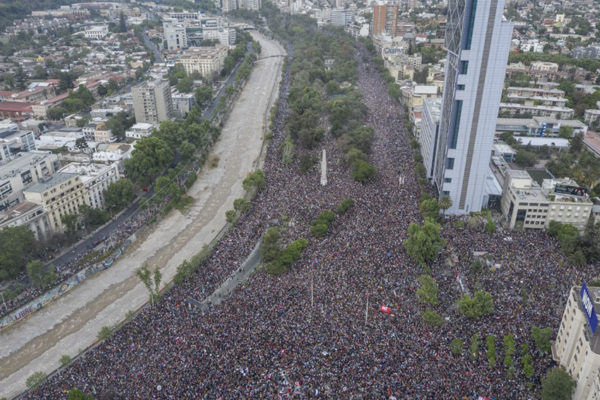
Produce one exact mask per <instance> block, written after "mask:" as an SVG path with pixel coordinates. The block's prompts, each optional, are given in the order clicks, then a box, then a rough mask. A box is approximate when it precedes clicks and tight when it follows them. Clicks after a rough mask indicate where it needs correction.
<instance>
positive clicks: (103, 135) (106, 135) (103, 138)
mask: <svg viewBox="0 0 600 400" xmlns="http://www.w3.org/2000/svg"><path fill="white" fill-rule="evenodd" d="M113 140H115V139H114V137H113V135H112V132H111V130H110V129H109V128H108V127H107V126H106V124H105V123H104V122H101V123H99V124H96V127H95V128H94V142H96V143H108V142H112V141H113Z"/></svg>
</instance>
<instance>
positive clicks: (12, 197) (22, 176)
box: [0, 152, 58, 211]
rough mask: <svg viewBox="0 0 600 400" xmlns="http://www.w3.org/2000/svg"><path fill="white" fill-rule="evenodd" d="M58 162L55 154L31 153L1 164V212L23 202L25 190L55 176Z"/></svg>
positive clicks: (21, 154) (19, 155)
mask: <svg viewBox="0 0 600 400" xmlns="http://www.w3.org/2000/svg"><path fill="white" fill-rule="evenodd" d="M57 160H58V158H57V156H56V155H55V154H51V153H47V152H29V153H19V154H18V155H17V156H15V157H14V158H13V159H12V160H10V161H8V162H6V163H3V164H0V211H4V210H6V209H8V208H10V207H12V206H14V205H15V204H18V203H20V202H22V201H23V200H24V197H23V189H26V188H27V187H28V186H30V185H32V184H34V183H36V182H38V181H39V180H40V179H43V178H44V177H47V176H50V175H51V174H53V173H54V171H55V170H56V167H57V165H58V161H57Z"/></svg>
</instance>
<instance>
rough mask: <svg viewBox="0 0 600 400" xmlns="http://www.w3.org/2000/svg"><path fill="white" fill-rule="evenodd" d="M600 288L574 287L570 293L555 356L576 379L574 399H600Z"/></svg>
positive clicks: (553, 347) (553, 351) (554, 348)
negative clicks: (598, 314)
mask: <svg viewBox="0 0 600 400" xmlns="http://www.w3.org/2000/svg"><path fill="white" fill-rule="evenodd" d="M597 310H600V288H598V287H592V286H585V285H584V286H573V287H572V288H571V290H570V292H569V297H568V300H567V304H566V306H565V312H564V313H563V317H562V320H561V322H560V327H559V329H558V335H557V336H556V341H555V342H554V344H553V346H552V356H553V358H554V359H555V360H556V361H557V362H558V363H559V364H560V366H562V367H563V368H565V370H566V371H567V372H568V373H569V375H571V377H572V378H573V379H574V380H575V382H576V384H577V385H576V386H575V391H574V392H573V394H572V398H573V399H577V400H600V329H598V326H597V325H598V317H597V314H596V312H597Z"/></svg>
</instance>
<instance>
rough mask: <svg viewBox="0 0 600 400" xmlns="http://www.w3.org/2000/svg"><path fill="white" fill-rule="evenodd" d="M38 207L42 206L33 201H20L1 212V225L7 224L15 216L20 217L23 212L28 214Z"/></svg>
mask: <svg viewBox="0 0 600 400" xmlns="http://www.w3.org/2000/svg"><path fill="white" fill-rule="evenodd" d="M36 208H42V206H40V205H39V204H35V203H32V202H30V201H23V202H21V203H18V204H17V205H15V206H14V207H12V208H10V209H8V210H6V211H4V212H3V213H0V225H2V224H5V223H7V222H9V221H11V220H13V219H15V218H19V217H20V216H21V215H23V214H27V213H28V212H30V211H33V210H35V209H36Z"/></svg>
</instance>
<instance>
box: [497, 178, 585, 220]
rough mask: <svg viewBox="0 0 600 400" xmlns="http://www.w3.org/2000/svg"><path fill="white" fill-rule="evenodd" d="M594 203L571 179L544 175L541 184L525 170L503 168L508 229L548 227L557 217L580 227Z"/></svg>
mask: <svg viewBox="0 0 600 400" xmlns="http://www.w3.org/2000/svg"><path fill="white" fill-rule="evenodd" d="M593 205H594V204H593V203H592V201H591V200H590V198H589V196H588V194H587V191H586V190H585V189H584V188H581V187H579V186H578V185H577V183H575V182H574V181H572V180H571V179H568V178H565V179H544V180H543V182H542V186H540V185H539V184H538V183H537V182H535V181H534V180H533V179H532V178H531V176H530V175H529V173H527V171H523V170H513V169H507V171H506V172H505V180H504V188H503V191H502V200H501V208H502V216H503V219H504V221H505V222H506V224H507V226H508V228H510V229H514V228H515V227H517V226H520V227H522V228H524V229H547V228H548V227H549V226H550V222H551V221H557V222H560V223H563V224H571V225H573V226H575V227H576V228H577V229H579V230H580V231H583V230H584V229H585V226H586V224H587V222H588V219H589V217H590V213H591V212H592V207H593Z"/></svg>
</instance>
